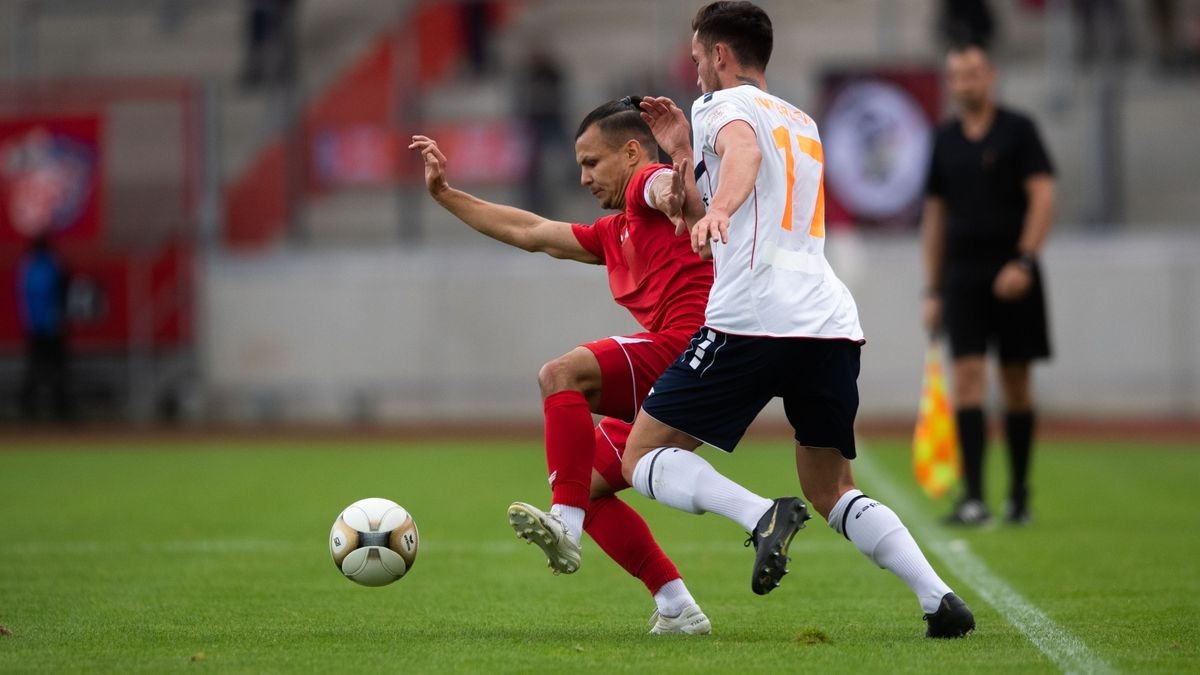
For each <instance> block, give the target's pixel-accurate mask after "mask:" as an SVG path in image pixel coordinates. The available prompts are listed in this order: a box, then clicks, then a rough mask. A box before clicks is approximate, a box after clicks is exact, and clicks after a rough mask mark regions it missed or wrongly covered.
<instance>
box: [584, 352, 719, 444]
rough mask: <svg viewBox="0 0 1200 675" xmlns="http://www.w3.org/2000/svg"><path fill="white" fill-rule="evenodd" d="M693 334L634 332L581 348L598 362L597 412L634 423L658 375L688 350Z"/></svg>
mask: <svg viewBox="0 0 1200 675" xmlns="http://www.w3.org/2000/svg"><path fill="white" fill-rule="evenodd" d="M694 333H695V331H694V330H690V329H689V330H681V331H668V332H662V333H637V334H635V335H629V336H614V337H608V338H604V339H603V340H596V341H595V342H589V343H587V344H585V345H583V346H584V347H586V348H587V349H588V350H589V351H591V352H592V353H593V354H595V355H596V360H597V361H599V362H600V409H599V410H597V411H596V412H598V413H599V414H601V415H604V416H605V417H615V418H617V419H619V420H625V421H626V422H633V418H634V417H636V416H637V411H638V410H639V409H640V408H641V407H642V400H643V399H645V398H646V395H647V394H648V393H649V392H650V388H651V387H653V386H654V383H655V382H657V381H658V376H659V375H662V373H663V371H664V370H666V369H667V366H669V365H671V363H672V362H673V361H674V360H675V359H677V358H679V355H680V354H682V353H683V350H684V349H687V346H688V343H689V341H690V340H691V339H692V335H693V334H694Z"/></svg>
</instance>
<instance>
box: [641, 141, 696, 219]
mask: <svg viewBox="0 0 1200 675" xmlns="http://www.w3.org/2000/svg"><path fill="white" fill-rule="evenodd" d="M650 206H653V207H654V208H656V209H658V210H659V211H662V212H663V213H664V214H666V216H667V217H668V218H670V219H671V222H672V223H675V234H676V235H680V234H683V233H684V232H686V231H687V230H688V227H689V226H690V225H691V224H692V223H695V222H696V221H698V220H700V219H701V218H703V217H704V202H703V201H701V200H700V190H699V188H697V187H696V177H695V176H694V175H692V161H691V159H689V158H687V157H683V158H680V159H679V160H677V161H676V162H675V164H674V166H672V167H671V171H670V172H668V173H661V174H659V175H658V176H656V177H655V178H654V181H653V182H652V183H650Z"/></svg>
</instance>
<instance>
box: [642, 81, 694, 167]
mask: <svg viewBox="0 0 1200 675" xmlns="http://www.w3.org/2000/svg"><path fill="white" fill-rule="evenodd" d="M641 107H642V120H644V121H645V122H646V124H647V125H648V126H649V127H650V132H651V133H653V134H654V140H655V142H657V143H658V147H660V148H662V149H663V151H665V152H666V153H667V154H668V155H670V156H672V157H675V156H677V155H678V154H680V153H684V154H690V153H691V151H692V139H691V126H690V125H689V124H688V121H687V117H685V116H684V114H683V110H681V109H680V108H679V106H677V105H675V102H674V101H672V100H671V99H669V98H667V97H666V96H655V97H650V96H647V97H646V98H643V99H642V103H641Z"/></svg>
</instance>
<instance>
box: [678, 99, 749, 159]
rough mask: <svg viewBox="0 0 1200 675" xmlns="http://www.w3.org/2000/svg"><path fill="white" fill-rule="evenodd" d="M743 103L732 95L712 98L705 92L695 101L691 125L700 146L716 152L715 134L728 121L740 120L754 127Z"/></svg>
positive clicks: (718, 132) (719, 131)
mask: <svg viewBox="0 0 1200 675" xmlns="http://www.w3.org/2000/svg"><path fill="white" fill-rule="evenodd" d="M744 107H745V103H744V102H742V101H740V100H739V99H737V98H734V97H723V98H720V99H718V98H712V95H711V94H705V95H704V96H703V97H701V98H700V100H699V101H697V109H696V113H695V114H694V115H693V125H692V126H693V127H694V131H695V133H696V134H697V136H696V138H697V139H698V141H699V143H700V145H701V147H702V148H703V149H704V150H706V151H708V152H711V153H713V154H716V152H717V135H718V134H720V133H721V130H722V129H724V128H725V126H726V125H728V124H729V123H730V122H736V121H738V120H742V121H743V122H745V123H746V124H749V125H750V127H751V128H754V119H753V118H752V117H751V116H750V113H749V111H747V110H745V109H744Z"/></svg>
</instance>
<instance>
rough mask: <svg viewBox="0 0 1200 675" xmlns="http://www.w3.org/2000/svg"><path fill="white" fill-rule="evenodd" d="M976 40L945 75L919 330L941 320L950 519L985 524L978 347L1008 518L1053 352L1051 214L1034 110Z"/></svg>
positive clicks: (1020, 490)
mask: <svg viewBox="0 0 1200 675" xmlns="http://www.w3.org/2000/svg"><path fill="white" fill-rule="evenodd" d="M995 82H996V72H995V70H994V68H993V67H992V65H991V63H990V62H989V60H988V56H987V53H986V52H985V51H984V50H983V49H982V48H981V47H979V46H977V45H967V46H958V47H953V48H951V49H950V50H949V52H948V54H947V56H946V83H947V87H948V89H949V91H950V95H951V97H952V98H953V99H954V102H955V104H956V106H957V107H958V110H959V115H958V116H957V117H955V118H952V119H951V120H950V121H949V122H947V123H946V124H945V125H944V126H943V127H942V128H941V129H940V130H939V131H938V134H937V138H936V140H935V141H934V148H933V159H932V162H931V164H930V169H929V178H928V184H927V196H926V200H925V211H924V216H923V219H922V224H921V238H922V249H923V254H924V275H925V278H924V281H925V289H926V291H925V302H924V321H925V328H926V330H928V331H929V332H930V334H931V335H933V334H937V333H938V332H939V331H940V330H941V329H944V331H945V334H946V336H947V337H948V338H949V343H950V351H951V354H952V356H953V360H954V364H953V374H954V386H953V399H954V405H955V409H956V412H955V414H956V418H957V422H958V435H959V448H960V451H961V453H962V464H963V472H964V474H965V478H966V494H965V496H964V498H963V499H962V500H961V501H960V502H958V504H957V505H956V507H955V509H954V512H953V513H951V514H950V516H949V517H948V518H947V522H949V523H952V524H962V525H983V524H986V523H987V522H989V521H990V520H991V512H990V511H989V509H988V507H987V503H986V502H985V500H984V490H983V467H984V448H985V446H986V442H987V434H986V428H987V427H986V424H985V421H984V414H983V402H984V391H985V385H986V380H985V356H986V354H987V353H988V351H989V350H994V351H995V352H996V353H997V354H998V356H999V360H1000V377H1001V386H1002V389H1003V392H1004V404H1005V416H1004V430H1005V435H1006V437H1007V441H1008V453H1009V465H1010V468H1011V474H1012V476H1011V484H1010V489H1009V499H1008V503H1007V508H1006V520H1007V521H1008V522H1009V523H1012V524H1024V523H1027V522H1028V521H1029V487H1028V475H1029V466H1030V457H1031V454H1032V449H1033V435H1034V411H1033V395H1032V392H1031V387H1030V364H1031V363H1032V362H1033V361H1035V360H1038V359H1045V358H1048V357H1049V356H1050V340H1049V335H1048V333H1049V330H1048V323H1047V319H1046V302H1045V295H1044V291H1043V286H1042V273H1041V268H1040V266H1039V264H1038V253H1039V251H1040V250H1041V248H1042V244H1043V242H1044V241H1045V239H1046V234H1047V232H1049V230H1050V224H1051V221H1052V220H1053V217H1054V199H1055V197H1054V191H1055V188H1054V176H1053V174H1054V169H1053V167H1052V165H1051V162H1050V157H1049V155H1048V154H1047V152H1046V149H1045V147H1044V146H1043V145H1042V142H1041V139H1040V138H1039V137H1038V132H1037V129H1036V127H1035V126H1034V123H1033V121H1032V120H1030V119H1029V118H1028V117H1026V116H1025V115H1022V114H1021V113H1018V112H1016V111H1013V110H1011V109H1008V108H1006V107H1001V106H999V105H997V103H996V101H995V98H994V87H995Z"/></svg>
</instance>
